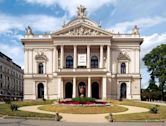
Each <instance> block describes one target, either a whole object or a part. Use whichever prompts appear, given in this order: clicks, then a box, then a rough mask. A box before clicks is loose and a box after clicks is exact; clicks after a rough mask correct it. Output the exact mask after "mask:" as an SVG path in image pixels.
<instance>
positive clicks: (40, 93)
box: [38, 83, 44, 98]
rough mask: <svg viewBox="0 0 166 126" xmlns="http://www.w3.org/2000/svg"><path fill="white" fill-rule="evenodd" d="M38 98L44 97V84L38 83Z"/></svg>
mask: <svg viewBox="0 0 166 126" xmlns="http://www.w3.org/2000/svg"><path fill="white" fill-rule="evenodd" d="M38 98H44V85H43V84H42V83H40V84H38Z"/></svg>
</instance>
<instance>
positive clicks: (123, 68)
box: [120, 62, 126, 74]
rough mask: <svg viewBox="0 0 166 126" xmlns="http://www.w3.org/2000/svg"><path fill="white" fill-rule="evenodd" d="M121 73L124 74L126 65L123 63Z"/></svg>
mask: <svg viewBox="0 0 166 126" xmlns="http://www.w3.org/2000/svg"><path fill="white" fill-rule="evenodd" d="M120 67H121V73H122V74H125V73H126V64H125V63H124V62H123V63H121V66H120Z"/></svg>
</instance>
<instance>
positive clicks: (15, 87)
mask: <svg viewBox="0 0 166 126" xmlns="http://www.w3.org/2000/svg"><path fill="white" fill-rule="evenodd" d="M23 74H24V73H23V70H22V69H21V67H20V66H18V65H17V64H15V63H14V62H13V61H12V59H11V58H9V57H8V56H6V55H5V54H3V53H2V52H0V101H3V100H4V99H11V100H12V99H15V100H17V99H23Z"/></svg>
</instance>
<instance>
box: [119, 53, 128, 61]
mask: <svg viewBox="0 0 166 126" xmlns="http://www.w3.org/2000/svg"><path fill="white" fill-rule="evenodd" d="M118 60H130V57H129V56H128V54H127V53H126V52H120V53H119V56H118Z"/></svg>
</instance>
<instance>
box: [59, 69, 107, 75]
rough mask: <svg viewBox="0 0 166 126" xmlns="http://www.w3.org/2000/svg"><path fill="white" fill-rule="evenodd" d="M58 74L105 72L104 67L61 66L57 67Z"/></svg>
mask: <svg viewBox="0 0 166 126" xmlns="http://www.w3.org/2000/svg"><path fill="white" fill-rule="evenodd" d="M57 73H58V74H105V73H107V70H106V69H105V68H62V69H58V71H57Z"/></svg>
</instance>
